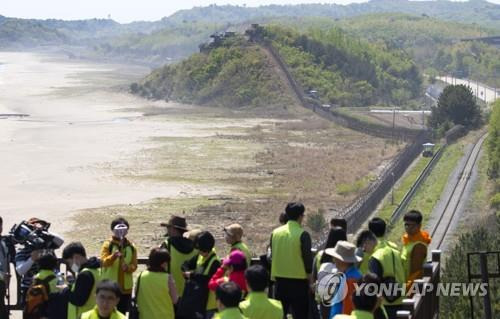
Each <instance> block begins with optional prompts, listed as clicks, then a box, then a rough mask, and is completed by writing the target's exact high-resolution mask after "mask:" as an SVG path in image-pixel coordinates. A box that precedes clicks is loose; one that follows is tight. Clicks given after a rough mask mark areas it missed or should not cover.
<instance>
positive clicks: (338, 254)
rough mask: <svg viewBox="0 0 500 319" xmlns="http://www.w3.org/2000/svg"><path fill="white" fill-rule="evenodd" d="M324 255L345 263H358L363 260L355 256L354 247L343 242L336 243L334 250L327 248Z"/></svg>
mask: <svg viewBox="0 0 500 319" xmlns="http://www.w3.org/2000/svg"><path fill="white" fill-rule="evenodd" d="M325 254H327V255H330V256H332V257H334V258H337V259H339V260H341V261H343V262H345V263H353V264H354V263H359V262H361V260H363V258H361V257H358V256H356V246H354V245H353V244H351V243H350V242H347V241H345V240H341V241H338V242H337V244H336V245H335V248H328V249H326V250H325Z"/></svg>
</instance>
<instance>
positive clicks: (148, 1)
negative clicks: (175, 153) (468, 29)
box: [0, 0, 500, 23]
mask: <svg viewBox="0 0 500 319" xmlns="http://www.w3.org/2000/svg"><path fill="white" fill-rule="evenodd" d="M488 1H489V2H492V3H498V4H500V0H488ZM360 2H367V0H330V1H328V0H0V15H3V16H6V17H15V18H32V19H35V18H36V19H49V18H55V19H63V20H77V19H91V18H108V17H111V19H113V20H115V21H118V22H121V23H127V22H131V21H139V20H145V21H154V20H159V19H161V18H163V17H166V16H169V15H171V14H173V13H174V12H176V11H179V10H182V9H191V8H192V7H195V6H207V5H210V4H213V3H215V4H217V5H225V4H232V5H240V6H242V5H246V6H248V7H256V6H260V5H268V4H299V3H336V4H349V3H360Z"/></svg>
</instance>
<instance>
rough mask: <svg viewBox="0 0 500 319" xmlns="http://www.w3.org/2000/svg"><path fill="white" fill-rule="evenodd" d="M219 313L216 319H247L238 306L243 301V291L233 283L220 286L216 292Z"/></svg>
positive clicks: (229, 282)
mask: <svg viewBox="0 0 500 319" xmlns="http://www.w3.org/2000/svg"><path fill="white" fill-rule="evenodd" d="M215 298H216V300H217V309H218V312H217V313H216V314H215V317H214V319H247V317H244V316H243V315H242V314H241V311H240V309H239V308H238V304H239V303H240V300H241V289H240V287H239V286H238V285H237V284H236V283H235V282H232V281H228V282H225V283H222V284H220V285H219V286H218V287H217V289H216V290H215Z"/></svg>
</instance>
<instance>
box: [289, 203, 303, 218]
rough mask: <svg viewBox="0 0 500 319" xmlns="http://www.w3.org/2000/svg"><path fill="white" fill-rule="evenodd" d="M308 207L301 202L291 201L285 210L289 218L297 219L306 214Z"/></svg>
mask: <svg viewBox="0 0 500 319" xmlns="http://www.w3.org/2000/svg"><path fill="white" fill-rule="evenodd" d="M305 210H306V208H305V207H304V205H303V204H302V203H301V202H291V203H288V204H287V205H286V208H285V212H286V215H287V216H288V218H289V219H291V220H297V219H298V218H299V217H300V216H301V215H303V214H304V212H305Z"/></svg>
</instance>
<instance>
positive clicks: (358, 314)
mask: <svg viewBox="0 0 500 319" xmlns="http://www.w3.org/2000/svg"><path fill="white" fill-rule="evenodd" d="M334 318H335V319H373V314H372V313H371V312H368V311H363V310H353V311H352V312H351V315H336V316H335V317H334Z"/></svg>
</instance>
